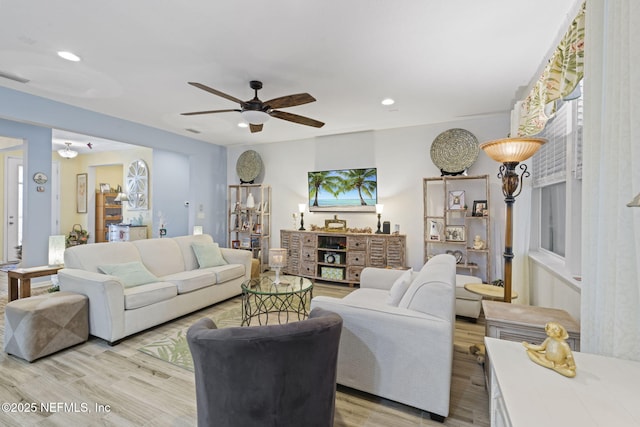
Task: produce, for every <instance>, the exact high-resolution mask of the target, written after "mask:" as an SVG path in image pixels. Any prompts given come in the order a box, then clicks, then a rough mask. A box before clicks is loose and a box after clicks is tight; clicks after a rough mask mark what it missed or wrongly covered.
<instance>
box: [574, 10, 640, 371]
mask: <svg viewBox="0 0 640 427" xmlns="http://www.w3.org/2000/svg"><path fill="white" fill-rule="evenodd" d="M586 13H587V17H586V39H585V49H586V51H585V73H584V75H585V78H584V79H585V80H584V90H585V102H584V111H585V125H584V147H583V149H584V164H583V195H582V200H583V205H582V207H583V221H582V232H583V238H582V266H583V279H582V283H583V285H582V286H583V287H582V304H581V324H582V325H581V329H582V331H581V332H582V335H581V350H582V351H585V352H589V353H598V354H604V355H609V356H615V357H620V358H625V359H634V360H640V208H629V207H627V206H626V204H627V203H628V202H629V201H630V200H631V199H632V198H633V197H634V195H636V194H638V192H640V26H638V25H637V18H638V17H639V16H640V2H638V0H589V2H588V4H587V12H586ZM578 369H580V367H578Z"/></svg>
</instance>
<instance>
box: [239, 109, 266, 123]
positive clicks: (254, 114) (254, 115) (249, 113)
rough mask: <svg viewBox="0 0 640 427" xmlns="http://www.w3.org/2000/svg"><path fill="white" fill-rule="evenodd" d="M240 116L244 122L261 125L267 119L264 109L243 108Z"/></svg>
mask: <svg viewBox="0 0 640 427" xmlns="http://www.w3.org/2000/svg"><path fill="white" fill-rule="evenodd" d="M240 114H242V118H243V119H244V121H245V122H247V123H251V124H252V125H262V124H265V123H266V122H267V121H269V117H271V116H269V114H267V113H265V112H264V111H253V110H244V111H243V112H242V113H240Z"/></svg>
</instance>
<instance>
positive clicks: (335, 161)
mask: <svg viewBox="0 0 640 427" xmlns="http://www.w3.org/2000/svg"><path fill="white" fill-rule="evenodd" d="M292 126H295V125H293V124H292ZM451 128H463V129H466V130H468V131H469V132H471V133H473V134H474V135H475V136H476V138H478V141H479V142H484V141H488V140H491V139H497V138H504V137H506V136H507V133H508V131H509V115H508V114H504V115H495V116H490V117H485V118H481V119H479V118H478V119H473V120H462V121H458V122H449V123H440V124H435V125H428V126H415V127H406V128H398V129H390V130H382V131H369V132H359V133H352V134H343V135H334V136H326V137H319V138H314V139H306V140H297V141H287V142H278V143H272V144H256V145H244V146H236V147H230V148H229V149H228V156H227V162H228V164H227V181H228V182H229V183H230V184H232V183H239V178H238V176H237V174H236V161H237V159H238V157H239V156H240V154H242V153H243V152H244V151H246V150H249V149H251V150H255V151H257V152H258V153H259V154H260V156H261V157H262V161H263V163H264V173H263V174H262V175H261V177H259V181H257V183H258V182H259V183H264V184H268V185H271V187H272V207H273V209H272V230H273V236H272V247H277V246H279V244H280V230H281V229H291V228H292V227H293V219H292V213H293V212H297V206H298V203H305V202H306V201H307V172H310V171H315V170H327V169H343V168H360V167H376V168H377V169H378V202H379V203H383V204H384V213H383V215H382V218H381V221H390V222H391V227H392V229H393V225H394V224H399V225H400V232H401V233H402V234H406V235H407V260H408V265H409V266H411V267H413V268H416V269H417V268H420V267H421V266H422V265H423V258H424V253H423V241H422V236H423V232H424V226H423V205H422V178H425V177H429V176H440V171H439V169H438V168H436V166H435V165H434V164H433V162H432V161H431V156H430V148H431V143H432V142H433V140H434V139H435V138H436V137H437V136H438V135H439V134H440V133H441V132H443V131H445V130H447V129H451ZM265 132H268V126H265ZM468 172H469V173H468V174H469V175H479V174H489V175H490V176H491V183H492V184H491V196H492V197H491V201H490V207H489V208H490V211H491V214H492V215H495V216H496V221H494V224H501V225H502V226H503V224H504V219H502V220H500V218H504V202H503V196H502V192H501V190H500V188H501V187H500V185H501V184H500V183H499V181H498V178H497V177H496V174H497V172H498V164H497V163H495V162H494V161H493V160H491V159H489V158H488V157H487V156H486V155H485V154H484V152H482V151H480V153H479V156H478V160H477V161H476V163H475V164H474V165H473V166H471V168H470V169H469V171H468ZM337 214H338V218H340V219H346V220H347V226H348V227H366V226H369V227H371V228H372V229H373V230H375V229H376V223H377V217H376V215H375V214H374V213H344V212H337ZM333 215H334V213H324V212H322V213H317V212H316V213H308V212H307V213H305V216H304V220H305V226H307V225H310V224H316V225H324V220H325V219H328V218H332V217H333ZM516 216H517V214H516ZM306 228H307V229H309V228H308V227H306ZM494 228H495V227H494ZM497 228H499V227H497ZM496 238H497V239H498V240H496ZM501 239H502V235H499V236H494V239H493V242H498V244H497V245H494V246H496V247H497V246H500V247H502V243H501ZM516 240H517V237H516ZM516 243H517V242H516ZM514 247H517V246H515V245H514ZM501 251H502V250H500V251H499V252H497V253H498V254H499V256H501V253H502V252H501ZM517 253H518V252H517V251H516V254H517ZM520 253H522V252H520ZM494 259H495V256H494ZM500 265H501V264H500Z"/></svg>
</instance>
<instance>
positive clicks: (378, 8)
mask: <svg viewBox="0 0 640 427" xmlns="http://www.w3.org/2000/svg"><path fill="white" fill-rule="evenodd" d="M577 3H578V1H577V0H535V1H534V0H510V1H505V0H484V1H478V0H448V1H443V0H397V1H382V0H343V1H337V0H329V1H300V0H271V1H263V0H243V1H221V0H190V1H188V2H178V1H170V0H135V1H131V0H110V1H104V0H100V1H97V0H84V1H77V0H75V1H74V0H57V1H50V0H30V1H24V0H0V72H4V73H9V74H12V75H15V76H18V77H21V78H24V79H28V80H29V82H28V83H26V84H23V83H18V82H14V81H12V80H9V79H6V78H2V77H0V85H2V86H6V87H9V88H12V89H16V90H20V91H24V92H28V93H31V94H34V95H39V96H42V97H46V98H50V99H54V100H57V101H61V102H64V103H67V104H71V105H75V106H79V107H82V108H86V109H89V110H93V111H97V112H100V113H104V114H108V115H111V116H116V117H120V118H123V119H127V120H130V121H134V122H138V123H142V124H145V125H149V126H153V127H156V128H160V129H164V130H167V131H170V132H173V133H177V134H181V135H185V136H189V137H192V138H196V139H200V140H202V141H207V142H210V143H215V144H220V145H234V144H254V143H264V142H274V141H284V140H295V139H305V138H312V137H315V136H320V135H330V134H338V133H345V132H355V131H363V130H375V129H385V128H394V127H403V126H414V125H421V124H428V123H439V122H446V121H451V120H456V119H460V118H464V117H469V116H481V115H484V114H492V113H496V112H506V111H508V110H510V109H511V106H512V104H513V101H514V100H515V97H516V95H518V96H521V93H518V92H522V89H523V88H524V87H526V86H528V85H529V84H530V82H531V80H532V79H533V78H534V76H536V75H537V74H538V73H539V72H540V71H541V67H542V64H543V62H544V61H545V58H547V57H548V55H549V54H550V52H551V48H552V47H553V46H554V45H555V43H556V42H557V40H558V38H559V37H560V36H561V35H562V33H564V30H565V29H566V27H567V26H568V24H569V23H570V21H571V20H572V19H573V16H574V15H575V13H576V12H577ZM59 50H68V51H72V52H74V53H76V54H77V55H79V56H80V57H81V58H82V61H81V62H77V63H74V62H69V61H66V60H63V59H61V58H59V57H58V56H57V55H56V52H57V51H59ZM250 80H261V81H262V82H263V84H264V88H263V89H262V90H261V91H260V92H259V97H260V99H262V100H263V101H265V100H268V99H272V98H276V97H280V96H284V95H289V94H294V93H300V92H308V93H310V94H311V95H313V96H314V97H315V98H316V99H317V101H316V102H313V103H310V104H306V105H301V106H297V107H291V108H287V109H286V110H285V111H287V112H291V113H294V114H299V115H303V116H307V117H311V118H314V119H317V120H320V121H323V122H325V123H326V124H325V126H324V127H322V128H320V129H317V128H313V127H308V126H302V125H298V124H294V123H291V122H287V121H283V120H278V119H274V118H272V119H271V120H270V121H269V122H267V123H266V124H265V125H264V130H263V131H262V132H260V133H255V134H251V133H250V132H249V130H248V129H242V128H239V127H237V123H238V122H239V121H240V115H239V113H236V112H228V113H220V114H211V115H200V116H182V115H180V113H182V112H189V111H200V110H215V109H233V108H238V105H236V104H234V103H233V102H231V101H229V100H227V99H224V98H221V97H218V96H215V95H213V94H210V93H208V92H205V91H202V90H199V89H197V88H194V87H192V86H190V85H188V84H187V82H188V81H195V82H200V83H203V84H205V85H208V86H210V87H213V88H215V89H218V90H220V91H222V92H224V93H227V94H229V95H232V96H234V97H236V98H239V99H242V100H249V99H251V98H252V97H253V91H252V90H251V89H250V88H249V81H250ZM386 97H391V98H393V99H395V101H396V103H395V104H394V105H392V106H390V107H385V106H382V105H381V104H380V101H381V100H382V99H383V98H386ZM0 102H2V101H1V100H0ZM186 129H195V130H197V131H199V132H200V133H199V134H194V133H191V132H189V131H187V130H186ZM72 136H73V135H72V134H70V133H68V134H64V137H67V138H71V137H72ZM81 143H84V142H81Z"/></svg>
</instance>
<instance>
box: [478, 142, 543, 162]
mask: <svg viewBox="0 0 640 427" xmlns="http://www.w3.org/2000/svg"><path fill="white" fill-rule="evenodd" d="M546 142H547V140H546V139H544V138H504V139H496V140H494V141H488V142H483V143H482V144H480V148H482V149H483V150H484V152H485V153H487V155H488V156H489V157H491V158H492V159H493V160H495V161H496V162H499V163H520V162H524V161H525V160H527V159H528V158H529V157H531V156H533V155H534V154H535V152H536V151H538V149H539V148H540V147H542V145H544V144H545V143H546Z"/></svg>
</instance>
